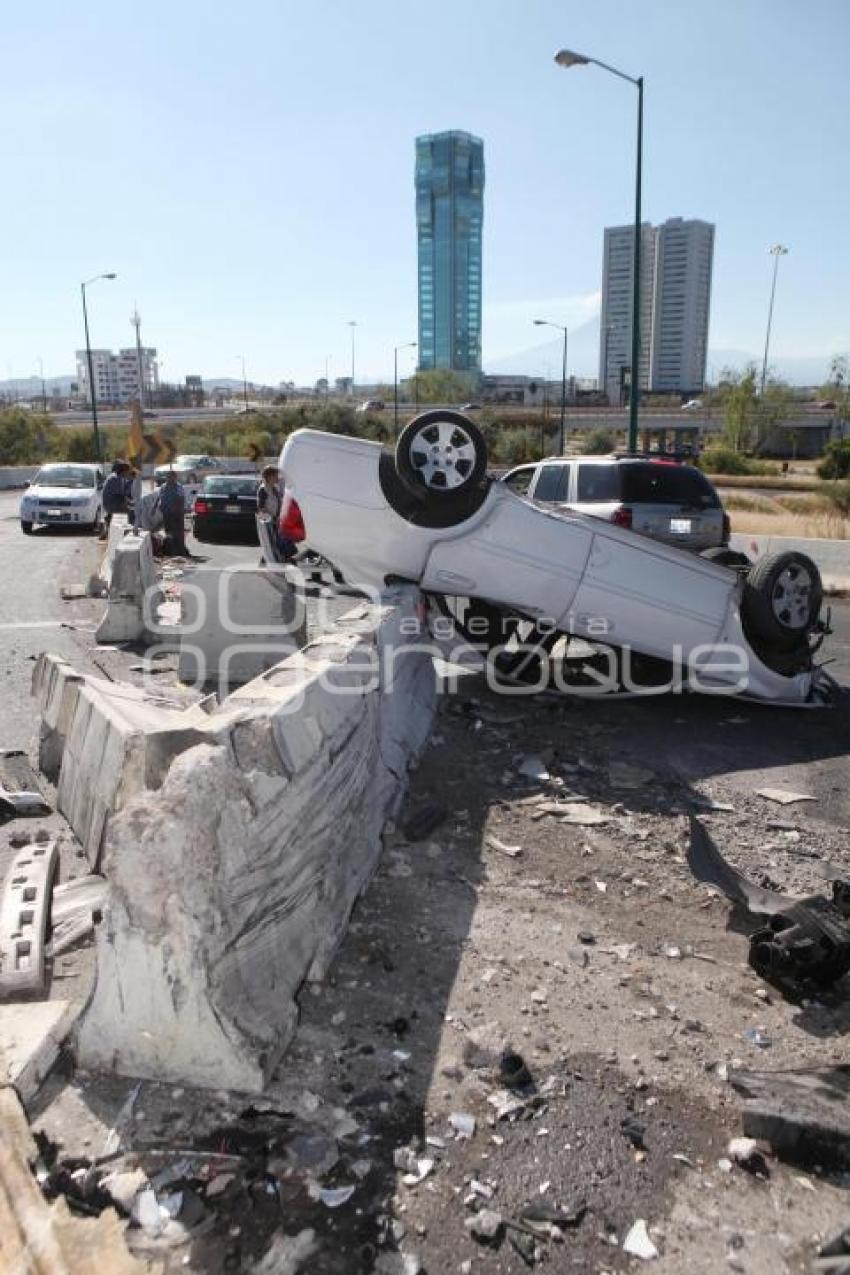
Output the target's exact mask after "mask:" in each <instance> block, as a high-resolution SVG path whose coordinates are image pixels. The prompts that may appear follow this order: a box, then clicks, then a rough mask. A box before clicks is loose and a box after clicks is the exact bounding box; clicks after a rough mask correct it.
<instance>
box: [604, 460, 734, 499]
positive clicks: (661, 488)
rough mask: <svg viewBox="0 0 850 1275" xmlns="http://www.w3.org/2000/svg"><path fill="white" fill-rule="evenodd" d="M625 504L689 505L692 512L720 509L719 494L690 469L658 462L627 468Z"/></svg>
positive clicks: (624, 483)
mask: <svg viewBox="0 0 850 1275" xmlns="http://www.w3.org/2000/svg"><path fill="white" fill-rule="evenodd" d="M622 471H623V500H624V501H626V503H627V504H635V505H641V504H644V505H687V506H688V507H689V508H692V509H718V508H719V507H720V500H719V498H718V495H717V492H716V491H715V490H714V488H713V487H712V485H711V483H710V482H709V481H708V479H707V478H706V476H705V474H702V473H700V471H699V470H698V469H694V468H693V467H692V466H690V465H669V464H661V463H659V462H657V461H648V462H646V463H645V464H630V465H623V466H622Z"/></svg>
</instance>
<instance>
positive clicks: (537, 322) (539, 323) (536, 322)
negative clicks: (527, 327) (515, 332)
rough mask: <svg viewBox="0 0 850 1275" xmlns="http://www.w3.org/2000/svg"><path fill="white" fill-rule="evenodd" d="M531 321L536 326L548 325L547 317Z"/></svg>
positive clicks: (543, 326)
mask: <svg viewBox="0 0 850 1275" xmlns="http://www.w3.org/2000/svg"><path fill="white" fill-rule="evenodd" d="M533 323H534V326H535V327H536V328H545V327H548V326H549V320H548V319H534V320H533Z"/></svg>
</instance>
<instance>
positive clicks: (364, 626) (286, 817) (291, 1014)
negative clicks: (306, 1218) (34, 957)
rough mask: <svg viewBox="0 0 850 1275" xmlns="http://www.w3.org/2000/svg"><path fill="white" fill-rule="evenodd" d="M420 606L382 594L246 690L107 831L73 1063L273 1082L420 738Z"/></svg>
mask: <svg viewBox="0 0 850 1275" xmlns="http://www.w3.org/2000/svg"><path fill="white" fill-rule="evenodd" d="M418 605H419V595H418V592H417V591H416V590H414V589H412V588H401V589H397V590H393V591H392V592H391V594H389V595H388V596H387V597H386V598H385V600H384V601H383V603H382V604H381V605H379V606H377V607H361V608H359V609H358V610H356V611H354V612H352V613H350V614H349V615H348V616H346V617H343V619H342V620H341V621H339V622H338V624H337V625H336V627H335V629H334V630H333V631H332V632H331V633H329V634H328V635H326V636H324V637H323V638H322V639H320V640H318V641H316V642H314V643H311V644H310V646H308V647H307V648H305V649H304V650H303V651H299V652H297V653H296V654H294V655H292V656H291V657H289V658H288V659H286V660H284V661H282V662H281V663H279V664H277V665H276V666H275V667H274V668H272V669H270V670H269V671H268V672H266V673H264V674H263V675H262V676H261V677H258V678H255V679H254V680H253V681H252V682H249V683H248V684H247V685H245V686H244V687H242V688H241V689H240V690H239V691H237V692H235V693H234V694H233V695H231V696H230V697H229V698H228V699H227V700H226V701H225V702H224V703H223V704H222V705H221V707H220V708H219V709H218V710H217V711H216V712H214V713H212V714H211V715H210V716H209V718H208V723H207V728H206V740H205V741H204V742H202V743H199V744H197V745H195V746H194V747H190V748H189V749H188V750H187V751H185V752H183V753H182V754H181V755H180V756H178V757H177V758H176V759H175V760H174V761H173V762H172V763H171V765H170V767H169V768H168V771H167V774H166V775H165V777H164V779H163V782H162V784H161V786H160V787H159V790H158V791H157V792H156V793H155V794H154V793H150V792H146V793H141V794H140V795H139V796H137V797H135V798H133V799H131V800H129V801H128V802H127V803H126V804H125V805H124V807H123V809H122V810H121V811H120V812H119V813H118V814H117V815H115V816H114V817H113V818H112V819H111V820H110V822H109V825H108V830H107V837H106V846H105V856H104V858H105V863H104V870H105V873H106V875H107V877H108V879H109V881H110V902H109V905H108V907H107V909H106V911H105V916H104V921H103V923H102V924H101V926H100V927H99V929H98V933H97V967H98V971H97V982H96V986H95V990H94V993H93V996H92V999H91V1002H90V1004H89V1006H88V1009H87V1011H86V1013H85V1016H84V1018H83V1020H82V1023H81V1025H80V1028H79V1034H78V1052H79V1058H80V1061H81V1063H82V1064H83V1065H84V1066H87V1067H93V1068H107V1069H113V1070H116V1071H118V1072H121V1073H123V1074H129V1075H136V1076H145V1077H150V1078H156V1079H160V1080H167V1081H172V1082H178V1083H187V1084H192V1085H199V1086H202V1087H203V1086H207V1087H214V1088H218V1087H227V1088H233V1089H239V1090H245V1091H251V1092H259V1091H261V1090H262V1089H263V1088H264V1087H265V1085H266V1083H267V1082H268V1080H269V1077H270V1075H271V1073H272V1072H273V1070H274V1068H275V1066H276V1064H277V1062H278V1060H279V1059H280V1057H281V1055H282V1053H283V1051H284V1050H285V1048H286V1046H287V1044H288V1043H289V1041H290V1039H291V1037H292V1034H293V1032H294V1029H295V1024H296V1019H297V1012H298V1011H297V1002H296V997H297V994H298V991H299V988H300V987H301V985H302V983H303V982H304V980H305V979H311V980H316V979H321V978H322V976H323V975H324V973H325V972H326V970H327V968H328V965H329V963H330V961H331V959H332V957H333V954H334V951H335V950H336V947H337V945H338V943H339V941H340V939H341V938H342V935H343V933H344V931H345V928H346V925H347V922H348V918H349V915H350V912H351V909H352V907H353V905H354V903H355V901H356V899H357V897H358V895H359V894H360V893H361V891H362V890H363V889H364V887H365V886H366V884H367V882H368V881H369V879H370V877H371V876H372V874H373V872H374V870H375V867H376V865H377V861H378V858H379V855H380V851H381V834H382V830H383V828H384V826H385V823H386V821H387V819H388V818H391V817H392V816H393V815H394V814H395V813H396V812H397V810H398V807H399V805H400V803H401V800H402V798H403V795H404V791H405V788H406V784H407V776H408V772H409V770H410V768H411V766H412V765H413V764H414V762H415V759H416V757H417V755H418V753H419V752H420V750H421V749H422V747H423V746H424V744H425V742H426V740H427V738H428V735H429V733H430V728H431V722H432V718H433V713H434V707H435V695H436V691H435V677H434V668H433V660H432V650H431V647H430V643H429V642H428V641H427V638H426V637H425V636H420V631H419V630H420V626H419V616H418Z"/></svg>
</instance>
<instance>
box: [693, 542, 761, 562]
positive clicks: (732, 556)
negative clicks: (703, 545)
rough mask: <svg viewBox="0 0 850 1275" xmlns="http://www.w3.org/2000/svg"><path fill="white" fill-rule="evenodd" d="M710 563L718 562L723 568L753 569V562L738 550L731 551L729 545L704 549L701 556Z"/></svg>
mask: <svg viewBox="0 0 850 1275" xmlns="http://www.w3.org/2000/svg"><path fill="white" fill-rule="evenodd" d="M700 557H701V558H705V559H706V560H707V561H708V562H717V563H719V565H720V566H721V567H751V566H752V565H753V564H752V560H751V559H750V558H748V557H747V555H746V554H745V553H741V552H740V551H739V550H738V549H730V548H729V547H728V545H714V546H713V547H712V548H711V549H703V551H702V553H701V554H700Z"/></svg>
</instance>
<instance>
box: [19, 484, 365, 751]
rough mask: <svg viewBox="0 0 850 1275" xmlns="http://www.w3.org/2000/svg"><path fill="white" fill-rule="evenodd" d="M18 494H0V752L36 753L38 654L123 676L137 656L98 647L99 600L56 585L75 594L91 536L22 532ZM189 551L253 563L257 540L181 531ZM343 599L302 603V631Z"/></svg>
mask: <svg viewBox="0 0 850 1275" xmlns="http://www.w3.org/2000/svg"><path fill="white" fill-rule="evenodd" d="M20 498H21V493H20V492H14V491H2V492H0V581H2V588H0V697H1V698H0V703H2V713H0V749H4V748H22V749H24V750H25V751H28V752H29V753H30V755H31V756H32V757H34V755H35V748H36V742H37V737H38V722H37V719H36V715H35V712H34V708H33V704H32V702H31V700H30V694H29V688H30V680H31V676H32V666H33V661H34V659H35V657H36V656H38V655H39V654H40V653H41V652H42V651H51V652H55V653H56V654H57V655H60V656H62V658H63V659H66V660H68V661H69V663H71V664H73V665H74V667H75V668H77V669H78V670H79V671H80V672H83V673H91V674H94V675H95V676H97V677H102V676H103V674H104V670H105V669H106V670H107V672H108V674H109V675H110V676H116V677H123V676H126V672H125V666H126V665H129V664H130V663H132V662H138V659H139V656H138V655H135V656H132V657H126V656H125V657H119V656H118V655H117V654H116V653H114V652H105V651H103V650H100V649H99V648H98V647H97V645H96V643H95V641H94V630H95V627H96V624H97V620H98V618H99V617H100V615H102V613H103V603H102V602H96V601H93V600H91V599H88V598H80V597H76V598H70V599H67V600H66V599H64V598H63V597H62V596H61V593H60V590H61V589H66V590H67V591H69V592H70V593H76V594H79V593H80V592H81V591H82V590H84V588H85V585H86V582H87V580H88V578H89V576H90V575H91V574H92V573H93V572H94V571H96V570H97V567H98V565H99V563H100V560H101V558H102V556H103V545H102V544H101V543H100V542H99V541H98V540H97V539H96V538H95V537H94V536H92V535H90V534H88V533H85V534H84V533H82V532H78V531H75V530H73V529H72V528H66V527H42V528H38V529H37V530H36V531H35V533H34V534H33V535H32V536H25V535H23V533H22V532H21V529H20V523H19V522H18V506H19V503H20ZM187 545H188V547H189V549H190V550H191V552H192V553H193V554H194V555H196V556H197V557H198V558H200V559H201V560H202V562H203V563H205V564H206V565H207V566H211V567H230V566H238V565H251V566H256V565H257V563H258V562H259V557H260V550H259V548H258V547H257V546H256V545H218V544H214V545H210V544H198V543H197V542H196V541H194V540H193V538H192V536H191V535H188V536H187ZM355 601H356V600H355V599H353V598H351V597H342V598H339V599H336V598H334V599H332V600H327V599H323V600H322V601H321V613H320V612H319V609H318V608H319V601H318V599H317V600H316V601H314V602H311V603H310V604H308V634H309V635H310V636H312V635H313V634H314V633H315V632H316V631H317V628H318V623H319V615H320V614H321V616H322V617H323V618H324V619H327V620H330V621H332V620H333V619H334V618H335V617H336V616H338V615H341V614H343V613H344V612H345V611H348V610H350V609H351V607H352V606H354V605H355Z"/></svg>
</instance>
